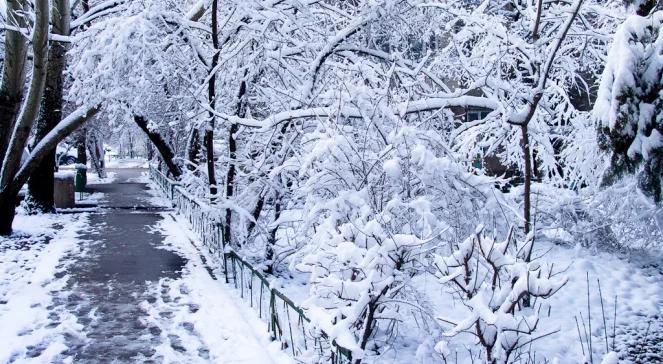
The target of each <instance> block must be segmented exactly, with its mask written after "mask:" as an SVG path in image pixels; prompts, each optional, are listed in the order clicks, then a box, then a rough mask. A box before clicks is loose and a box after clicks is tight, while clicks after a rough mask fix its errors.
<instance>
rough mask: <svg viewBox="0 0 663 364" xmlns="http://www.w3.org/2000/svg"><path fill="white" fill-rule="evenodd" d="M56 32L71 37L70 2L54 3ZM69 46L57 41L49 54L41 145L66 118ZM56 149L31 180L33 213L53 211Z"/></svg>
mask: <svg viewBox="0 0 663 364" xmlns="http://www.w3.org/2000/svg"><path fill="white" fill-rule="evenodd" d="M51 12H52V14H53V16H52V21H51V22H52V24H53V29H52V32H53V33H55V34H60V35H65V36H67V35H69V27H70V23H71V14H70V6H69V0H53V6H52V9H51ZM66 53H67V46H66V43H64V42H54V43H53V45H52V46H51V49H50V51H49V54H48V70H47V75H46V77H47V78H46V89H45V90H44V96H43V98H42V101H41V113H40V114H39V118H38V119H37V124H36V131H35V141H34V144H33V146H35V145H37V144H38V143H39V142H40V141H41V140H42V139H43V138H44V136H46V134H48V133H49V132H50V131H51V130H53V128H54V127H55V126H56V125H57V124H58V123H59V122H60V119H61V118H62V89H63V83H64V71H65V69H66V67H67V61H66V58H65V55H66ZM55 154H56V153H55V150H53V151H51V152H49V153H48V155H47V156H46V157H45V158H44V159H43V160H42V161H41V163H40V164H39V167H37V169H36V170H35V171H34V173H33V174H32V176H30V179H29V180H28V195H29V196H28V197H29V198H28V199H27V201H28V206H29V209H30V210H31V211H33V212H53V211H54V204H53V192H54V191H53V182H54V179H53V175H54V171H55Z"/></svg>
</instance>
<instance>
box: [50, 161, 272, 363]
mask: <svg viewBox="0 0 663 364" xmlns="http://www.w3.org/2000/svg"><path fill="white" fill-rule="evenodd" d="M112 172H115V173H116V180H115V181H114V182H113V183H110V184H100V185H90V188H91V190H93V191H95V192H102V193H104V194H105V198H104V200H102V202H101V205H102V206H103V208H102V209H101V212H100V213H95V214H91V215H90V217H89V224H90V227H89V230H88V232H86V233H85V234H84V235H82V236H81V238H82V239H84V241H85V243H83V244H82V246H81V252H80V253H79V252H76V253H72V254H73V255H78V256H75V257H70V259H72V260H74V264H72V265H70V267H69V268H68V270H67V272H66V274H68V275H69V280H68V281H67V288H66V290H64V291H63V292H61V294H58V295H56V296H55V297H54V305H53V307H55V308H56V309H55V310H54V311H58V310H60V311H61V310H62V308H63V306H64V308H65V310H66V311H67V312H69V313H72V314H73V315H75V316H76V318H77V322H78V323H79V324H81V325H82V333H83V335H79V336H77V335H68V337H67V338H66V345H67V347H68V349H67V350H66V352H64V353H63V354H64V357H68V358H73V361H74V362H80V363H109V362H120V363H129V362H131V363H133V362H145V363H152V362H154V363H162V362H178V363H193V362H245V363H254V362H260V363H266V362H271V361H272V359H273V358H272V356H274V355H273V353H272V354H270V352H269V351H268V350H266V349H265V344H266V342H265V341H264V339H265V336H266V335H261V334H262V332H260V330H256V329H255V328H256V322H254V321H251V318H250V317H249V318H243V317H242V316H247V315H249V314H248V313H247V312H244V311H242V308H241V307H239V304H238V303H235V300H234V298H233V293H232V292H229V290H228V288H227V287H226V286H223V285H221V284H220V283H219V282H217V281H215V280H214V279H213V277H211V276H210V274H209V273H208V272H207V270H206V269H205V268H204V266H203V264H202V262H201V261H200V259H199V257H198V256H197V253H196V251H195V249H191V246H190V242H189V241H188V240H187V238H186V234H185V233H184V232H183V230H182V231H180V232H176V235H178V236H175V237H174V238H173V236H166V235H164V234H167V232H164V231H163V227H162V224H164V223H167V222H170V229H171V230H172V229H173V226H175V229H177V224H176V223H175V221H174V219H172V218H171V216H169V215H170V214H169V213H168V212H167V211H168V210H169V209H168V208H167V207H164V206H158V205H155V204H154V203H153V202H152V203H150V202H149V201H150V199H149V197H150V195H149V193H148V191H147V190H148V186H147V185H146V184H145V183H141V182H136V180H137V179H138V178H140V177H141V173H145V172H146V171H145V170H144V169H117V170H113V171H112ZM152 200H154V199H152ZM166 220H169V221H166ZM171 235H172V233H171ZM173 239H175V240H176V241H175V243H177V244H180V245H181V246H185V248H181V247H180V248H179V250H178V248H173V247H172V246H171V247H170V248H168V247H166V246H165V245H164V241H170V243H171V245H172V243H173ZM186 246H188V248H189V250H187V248H186ZM187 252H188V254H187ZM201 282H203V283H202V284H201ZM205 291H207V292H205ZM219 295H221V296H222V297H219ZM212 300H213V301H215V302H211V301H212ZM201 306H202V307H201ZM199 311H202V312H199ZM247 320H248V321H247ZM257 325H258V326H259V324H257ZM233 335H236V337H235V336H233ZM261 336H262V337H261ZM212 345H213V346H214V347H213V348H212V350H210V346H212ZM224 347H225V350H229V348H230V349H232V348H233V347H236V348H235V350H232V352H226V355H220V354H219V350H220V349H223V348H224ZM244 351H249V353H244Z"/></svg>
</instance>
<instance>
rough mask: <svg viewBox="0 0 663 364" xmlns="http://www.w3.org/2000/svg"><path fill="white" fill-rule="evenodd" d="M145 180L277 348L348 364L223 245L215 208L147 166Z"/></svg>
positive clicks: (343, 353)
mask: <svg viewBox="0 0 663 364" xmlns="http://www.w3.org/2000/svg"><path fill="white" fill-rule="evenodd" d="M150 178H151V179H152V180H153V181H154V182H155V183H156V184H157V185H158V186H159V187H160V188H161V190H162V192H163V193H164V194H166V195H167V196H168V197H169V198H170V200H171V201H172V203H173V205H174V207H175V209H176V211H177V212H178V213H179V214H181V215H182V216H184V217H185V218H186V219H187V220H188V221H189V223H190V225H191V229H192V230H193V232H194V233H196V235H197V236H198V237H199V238H200V240H201V242H202V243H203V245H204V246H205V247H206V248H207V249H208V251H209V253H210V254H211V255H212V257H214V258H215V259H217V263H218V264H220V266H221V268H222V269H223V272H224V275H225V279H226V283H229V284H232V285H233V286H234V287H235V289H237V290H238V291H239V294H240V297H241V298H242V299H243V300H244V301H245V302H247V303H248V304H249V305H250V306H251V307H252V308H254V309H255V310H256V311H257V313H258V317H260V318H261V319H262V320H263V321H265V322H266V323H267V329H268V330H269V333H270V335H271V337H272V339H273V340H278V341H279V342H280V343H281V348H282V349H284V350H287V351H289V352H290V353H291V354H292V355H293V357H294V358H295V359H298V360H301V361H306V362H311V360H314V361H317V362H322V361H326V362H331V363H333V364H349V363H352V353H351V352H350V351H349V350H347V349H345V348H342V347H341V346H339V345H336V344H335V343H334V342H332V344H331V345H330V344H329V341H328V340H327V335H325V333H323V332H320V331H318V330H315V329H314V328H313V327H312V326H311V325H310V324H309V323H310V320H309V319H308V317H306V315H305V314H304V311H303V310H302V308H301V307H299V306H298V305H296V304H295V303H294V302H293V301H292V300H291V299H290V298H288V297H287V296H286V295H285V294H283V293H282V292H281V291H279V290H277V289H276V288H274V287H272V286H271V284H270V281H269V280H268V276H267V275H266V274H265V273H264V272H261V271H259V270H258V269H256V268H255V267H254V266H253V265H252V264H250V263H249V262H247V261H245V260H244V259H242V258H241V257H240V256H239V255H238V254H237V253H236V252H235V251H233V250H232V249H227V248H226V247H225V244H224V242H223V238H222V235H221V234H222V227H223V226H222V225H221V224H220V223H219V221H220V220H219V217H220V215H219V214H218V212H217V211H215V210H214V209H212V208H211V207H210V206H208V205H206V204H204V203H202V202H200V201H198V200H196V199H195V198H194V196H192V195H190V194H189V193H188V192H187V191H186V190H185V189H184V188H183V187H182V186H180V184H179V183H178V182H177V181H173V180H171V179H169V178H168V177H166V176H165V175H164V174H163V173H162V172H161V171H159V170H158V169H156V168H155V167H154V166H152V165H150ZM224 252H225V253H224Z"/></svg>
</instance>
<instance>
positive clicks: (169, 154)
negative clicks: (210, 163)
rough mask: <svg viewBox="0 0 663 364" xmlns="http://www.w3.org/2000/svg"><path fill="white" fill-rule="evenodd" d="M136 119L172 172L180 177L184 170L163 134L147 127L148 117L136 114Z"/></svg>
mask: <svg viewBox="0 0 663 364" xmlns="http://www.w3.org/2000/svg"><path fill="white" fill-rule="evenodd" d="M134 121H135V122H136V124H137V125H138V127H139V128H140V129H141V130H143V132H145V134H147V137H148V138H150V141H152V144H154V146H155V147H156V148H157V151H158V152H159V155H161V159H163V161H164V163H166V166H167V167H168V171H170V174H172V175H173V177H175V178H176V179H177V178H180V176H181V175H182V170H181V169H180V167H179V166H178V165H177V164H176V163H175V160H174V159H175V153H173V150H172V149H171V148H170V146H169V145H168V143H167V142H166V140H165V139H164V138H163V137H162V136H161V134H159V133H158V132H156V131H152V130H150V129H149V128H148V127H147V119H146V118H145V117H143V116H139V115H134Z"/></svg>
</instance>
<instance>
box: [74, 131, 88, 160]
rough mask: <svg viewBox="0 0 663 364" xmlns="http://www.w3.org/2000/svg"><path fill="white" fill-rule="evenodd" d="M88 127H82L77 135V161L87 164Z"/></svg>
mask: <svg viewBox="0 0 663 364" xmlns="http://www.w3.org/2000/svg"><path fill="white" fill-rule="evenodd" d="M86 147H87V128H81V129H80V130H79V132H78V135H77V137H76V163H78V164H82V165H87V150H86Z"/></svg>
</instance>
